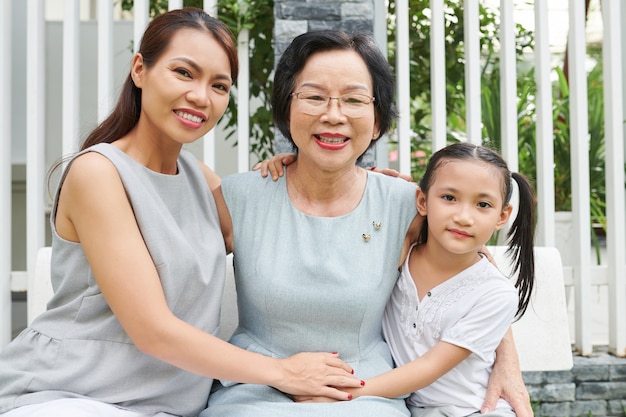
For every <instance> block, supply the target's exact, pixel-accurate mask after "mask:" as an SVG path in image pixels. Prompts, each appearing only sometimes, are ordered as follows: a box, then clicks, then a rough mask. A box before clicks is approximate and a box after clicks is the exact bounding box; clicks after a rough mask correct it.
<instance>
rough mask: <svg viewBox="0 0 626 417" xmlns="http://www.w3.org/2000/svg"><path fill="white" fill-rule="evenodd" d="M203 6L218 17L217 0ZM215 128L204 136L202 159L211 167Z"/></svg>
mask: <svg viewBox="0 0 626 417" xmlns="http://www.w3.org/2000/svg"><path fill="white" fill-rule="evenodd" d="M203 6H204V11H205V12H207V13H208V14H209V15H211V16H213V17H217V1H216V0H204V5H203ZM216 128H217V127H216ZM216 128H215V129H216ZM215 129H211V131H210V132H208V133H207V134H206V135H204V137H203V138H202V160H203V161H204V163H205V164H207V165H208V166H209V167H211V169H215V145H216V144H215Z"/></svg>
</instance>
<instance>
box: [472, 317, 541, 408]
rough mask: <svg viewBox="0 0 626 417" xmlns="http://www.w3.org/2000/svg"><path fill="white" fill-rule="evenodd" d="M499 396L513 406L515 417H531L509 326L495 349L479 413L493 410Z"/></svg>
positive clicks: (528, 396)
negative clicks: (493, 362) (494, 359)
mask: <svg viewBox="0 0 626 417" xmlns="http://www.w3.org/2000/svg"><path fill="white" fill-rule="evenodd" d="M500 397H502V398H504V399H505V400H506V401H507V402H508V403H509V404H510V405H511V407H513V410H515V414H516V416H517V417H533V415H534V413H533V409H532V407H531V405H530V395H529V394H528V390H527V389H526V385H525V384H524V379H523V378H522V372H521V371H520V367H519V360H518V357H517V350H516V349H515V341H514V340H513V332H512V331H511V329H510V328H509V330H508V332H507V333H506V335H505V336H504V338H503V339H502V342H501V343H500V346H498V349H496V362H495V364H494V366H493V370H492V371H491V375H490V376H489V385H488V386H487V396H486V397H485V401H484V402H483V406H482V408H481V410H480V412H481V414H486V413H489V412H491V411H493V410H494V409H495V408H496V404H497V402H498V399H499V398H500Z"/></svg>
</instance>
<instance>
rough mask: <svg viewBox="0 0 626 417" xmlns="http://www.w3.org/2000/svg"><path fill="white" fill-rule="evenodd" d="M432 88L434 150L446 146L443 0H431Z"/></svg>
mask: <svg viewBox="0 0 626 417" xmlns="http://www.w3.org/2000/svg"><path fill="white" fill-rule="evenodd" d="M430 11H431V19H430V88H431V90H432V92H431V95H430V97H431V103H430V105H431V109H432V111H431V114H432V134H433V138H432V140H433V150H438V149H441V148H443V147H444V146H446V139H447V125H448V122H447V120H446V119H447V115H446V52H445V48H441V47H440V45H442V44H444V43H445V31H444V28H445V20H444V14H443V0H430Z"/></svg>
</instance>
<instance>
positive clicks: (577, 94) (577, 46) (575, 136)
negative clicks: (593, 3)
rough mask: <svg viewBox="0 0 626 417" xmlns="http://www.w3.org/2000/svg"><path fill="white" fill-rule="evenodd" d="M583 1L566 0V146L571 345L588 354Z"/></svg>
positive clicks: (587, 177)
mask: <svg viewBox="0 0 626 417" xmlns="http://www.w3.org/2000/svg"><path fill="white" fill-rule="evenodd" d="M585 26H586V25H585V4H584V2H580V1H579V0H569V27H570V28H573V30H570V31H569V37H568V68H569V85H570V114H569V118H570V120H569V122H570V148H571V158H572V161H571V163H572V170H571V172H572V216H573V226H574V235H575V236H576V237H577V239H575V240H576V242H575V248H574V252H573V254H574V265H573V267H574V282H575V297H574V298H575V300H576V308H575V316H576V342H575V348H576V349H577V350H578V351H579V352H580V353H581V354H582V355H589V354H591V353H592V351H593V347H592V331H591V330H592V315H593V311H592V309H591V254H590V251H589V244H590V242H591V232H590V230H589V229H590V225H589V219H590V209H589V121H588V118H589V117H588V115H587V72H586V69H585V58H586V41H585V31H584V30H581V28H584V27H585Z"/></svg>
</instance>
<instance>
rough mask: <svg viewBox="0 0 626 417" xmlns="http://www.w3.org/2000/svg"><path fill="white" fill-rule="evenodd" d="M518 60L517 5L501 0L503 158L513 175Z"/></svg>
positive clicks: (515, 142)
mask: <svg viewBox="0 0 626 417" xmlns="http://www.w3.org/2000/svg"><path fill="white" fill-rule="evenodd" d="M516 64H517V57H516V54H515V21H514V19H513V2H512V1H510V0H500V94H501V97H500V106H501V109H502V110H501V119H502V125H501V126H500V131H501V134H502V155H503V156H504V158H505V159H506V161H507V164H508V165H509V169H510V170H511V171H513V172H517V171H518V170H519V163H518V154H519V152H518V145H517V79H516V78H517V69H516Z"/></svg>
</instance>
